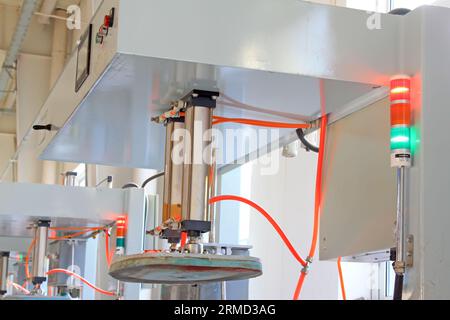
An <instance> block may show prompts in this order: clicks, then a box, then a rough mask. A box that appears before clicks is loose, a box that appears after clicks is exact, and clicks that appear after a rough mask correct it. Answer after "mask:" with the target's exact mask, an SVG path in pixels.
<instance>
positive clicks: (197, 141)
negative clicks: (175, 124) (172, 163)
mask: <svg viewBox="0 0 450 320" xmlns="http://www.w3.org/2000/svg"><path fill="white" fill-rule="evenodd" d="M212 114H213V109H212V108H209V107H195V106H194V107H189V108H188V109H187V110H186V115H185V123H186V134H187V137H185V145H184V172H183V200H182V214H183V220H198V221H209V219H208V209H209V206H208V184H209V181H208V180H209V179H208V177H209V168H210V165H211V162H212V150H211V149H210V146H209V145H210V143H211V139H212V138H211V137H210V136H209V137H208V136H205V132H207V131H208V130H209V131H208V132H211V131H210V129H211V128H212Z"/></svg>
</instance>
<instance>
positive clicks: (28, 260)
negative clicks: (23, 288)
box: [25, 239, 36, 279]
mask: <svg viewBox="0 0 450 320" xmlns="http://www.w3.org/2000/svg"><path fill="white" fill-rule="evenodd" d="M35 244H36V239H33V241H31V244H30V246H29V247H28V251H27V255H26V256H25V277H26V278H27V279H30V278H31V276H30V268H29V264H30V255H31V250H32V249H33V247H34V245H35Z"/></svg>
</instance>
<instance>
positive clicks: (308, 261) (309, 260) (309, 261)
mask: <svg viewBox="0 0 450 320" xmlns="http://www.w3.org/2000/svg"><path fill="white" fill-rule="evenodd" d="M305 262H306V264H305V265H304V266H303V268H302V271H301V272H302V273H304V274H308V272H309V269H311V264H312V263H313V258H312V257H309V256H308V257H307V258H306V259H305Z"/></svg>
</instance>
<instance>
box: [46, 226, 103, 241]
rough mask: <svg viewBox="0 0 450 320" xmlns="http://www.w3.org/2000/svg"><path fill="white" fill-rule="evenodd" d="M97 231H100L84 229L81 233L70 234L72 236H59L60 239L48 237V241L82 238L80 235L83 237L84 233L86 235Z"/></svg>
mask: <svg viewBox="0 0 450 320" xmlns="http://www.w3.org/2000/svg"><path fill="white" fill-rule="evenodd" d="M98 230H100V229H97V228H94V229H85V230H83V231H80V232H76V233H72V234H68V235H65V236H61V237H49V239H50V240H66V239H72V238H75V237H78V236H82V235H84V234H85V233H88V232H95V231H98Z"/></svg>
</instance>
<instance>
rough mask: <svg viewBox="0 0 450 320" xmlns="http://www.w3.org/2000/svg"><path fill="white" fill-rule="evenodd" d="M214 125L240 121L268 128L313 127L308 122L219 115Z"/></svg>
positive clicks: (214, 117)
mask: <svg viewBox="0 0 450 320" xmlns="http://www.w3.org/2000/svg"><path fill="white" fill-rule="evenodd" d="M213 120H214V121H213V125H218V124H222V123H227V122H232V123H240V124H246V125H251V126H258V127H268V128H280V129H283V128H284V129H299V128H302V129H308V128H311V125H310V124H308V123H287V122H275V121H264V120H254V119H245V118H225V117H219V116H213Z"/></svg>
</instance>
